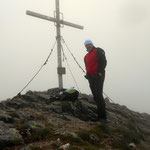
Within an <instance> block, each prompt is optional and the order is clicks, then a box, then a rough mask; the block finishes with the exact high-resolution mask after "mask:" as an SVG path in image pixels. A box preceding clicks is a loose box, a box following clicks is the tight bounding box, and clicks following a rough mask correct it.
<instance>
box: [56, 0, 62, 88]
mask: <svg viewBox="0 0 150 150" xmlns="http://www.w3.org/2000/svg"><path fill="white" fill-rule="evenodd" d="M56 21H57V22H56V34H57V36H56V39H57V59H58V68H57V73H58V82H59V83H58V84H59V89H62V88H63V80H62V73H61V71H59V70H61V68H62V60H61V32H60V11H59V0H56Z"/></svg>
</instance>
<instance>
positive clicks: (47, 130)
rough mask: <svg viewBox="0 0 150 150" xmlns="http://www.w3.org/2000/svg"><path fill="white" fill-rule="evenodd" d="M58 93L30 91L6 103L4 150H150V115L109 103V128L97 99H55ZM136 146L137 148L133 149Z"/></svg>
mask: <svg viewBox="0 0 150 150" xmlns="http://www.w3.org/2000/svg"><path fill="white" fill-rule="evenodd" d="M56 91H58V89H57V88H54V89H49V90H48V91H43V92H36V91H35V92H32V91H29V92H27V93H26V94H24V95H21V96H17V97H14V98H13V99H8V100H6V101H2V102H1V103H0V149H1V150H56V149H61V148H60V146H62V145H64V144H66V143H69V144H70V146H69V150H130V149H131V148H130V146H129V144H130V145H133V147H136V148H135V149H137V150H150V115H149V114H146V113H143V114H141V113H138V112H134V111H131V110H129V109H128V108H127V107H125V106H120V105H119V104H114V103H111V102H110V101H109V99H108V98H106V99H105V101H106V107H107V114H108V120H109V121H110V122H109V123H101V122H98V121H96V118H97V109H96V105H95V103H94V101H93V99H92V96H90V95H86V94H80V95H79V98H78V100H76V101H75V102H72V101H69V99H68V100H67V101H59V100H54V99H52V98H51V99H50V97H52V96H53V95H54V93H55V92H56ZM131 143H132V144H131Z"/></svg>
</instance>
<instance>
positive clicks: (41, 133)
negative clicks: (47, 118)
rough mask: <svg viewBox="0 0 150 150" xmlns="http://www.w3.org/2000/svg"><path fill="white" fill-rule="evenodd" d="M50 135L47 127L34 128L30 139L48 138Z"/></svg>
mask: <svg viewBox="0 0 150 150" xmlns="http://www.w3.org/2000/svg"><path fill="white" fill-rule="evenodd" d="M51 136H52V132H51V130H49V129H48V128H43V129H36V130H34V131H33V132H31V139H32V141H42V140H49V139H50V138H51Z"/></svg>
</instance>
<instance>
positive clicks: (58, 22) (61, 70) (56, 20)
mask: <svg viewBox="0 0 150 150" xmlns="http://www.w3.org/2000/svg"><path fill="white" fill-rule="evenodd" d="M26 14H27V15H30V16H33V17H37V18H40V19H45V20H48V21H52V22H54V23H55V24H56V33H57V36H56V39H57V59H58V67H57V74H58V82H59V89H62V88H63V79H62V75H63V74H66V71H65V68H64V67H62V59H61V32H60V31H61V30H60V28H61V24H62V25H67V26H70V27H74V28H78V29H83V26H80V25H77V24H74V23H70V22H67V21H64V20H63V19H60V10H59V0H56V16H55V17H54V18H52V17H49V16H45V15H42V14H39V13H35V12H32V11H28V10H27V11H26Z"/></svg>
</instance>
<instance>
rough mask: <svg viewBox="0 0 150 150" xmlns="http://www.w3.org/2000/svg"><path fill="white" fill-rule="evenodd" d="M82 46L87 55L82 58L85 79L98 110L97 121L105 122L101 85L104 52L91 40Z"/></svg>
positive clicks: (103, 76)
mask: <svg viewBox="0 0 150 150" xmlns="http://www.w3.org/2000/svg"><path fill="white" fill-rule="evenodd" d="M84 45H85V47H86V49H87V52H88V53H87V54H86V55H85V57H84V62H85V67H86V76H85V77H86V78H87V79H88V81H89V86H90V89H91V92H92V94H93V97H94V100H95V102H96V105H97V109H98V120H100V121H106V119H107V117H106V108H105V107H106V106H105V100H104V97H103V84H104V79H105V67H106V64H107V60H106V57H105V52H104V50H103V49H101V48H96V47H95V46H94V45H93V42H92V41H91V40H86V41H85V42H84Z"/></svg>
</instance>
